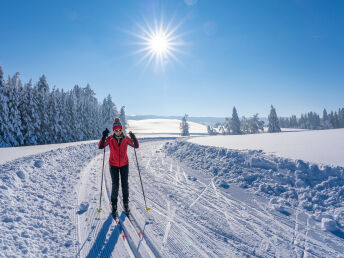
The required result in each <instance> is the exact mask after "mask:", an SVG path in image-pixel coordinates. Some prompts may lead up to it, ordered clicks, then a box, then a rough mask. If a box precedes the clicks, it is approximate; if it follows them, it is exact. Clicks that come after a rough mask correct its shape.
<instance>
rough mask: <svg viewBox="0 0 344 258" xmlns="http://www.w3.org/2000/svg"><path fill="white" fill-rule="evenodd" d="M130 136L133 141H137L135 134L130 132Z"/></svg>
mask: <svg viewBox="0 0 344 258" xmlns="http://www.w3.org/2000/svg"><path fill="white" fill-rule="evenodd" d="M129 135H130V138H131V139H132V140H136V136H135V134H133V133H132V132H131V131H130V132H129Z"/></svg>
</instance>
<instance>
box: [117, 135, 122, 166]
mask: <svg viewBox="0 0 344 258" xmlns="http://www.w3.org/2000/svg"><path fill="white" fill-rule="evenodd" d="M121 143H122V141H121V142H120V143H119V144H118V167H121Z"/></svg>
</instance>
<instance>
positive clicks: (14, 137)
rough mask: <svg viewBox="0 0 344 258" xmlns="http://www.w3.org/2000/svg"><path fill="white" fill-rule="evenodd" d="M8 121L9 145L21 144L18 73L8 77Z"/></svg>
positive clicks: (19, 83) (22, 141)
mask: <svg viewBox="0 0 344 258" xmlns="http://www.w3.org/2000/svg"><path fill="white" fill-rule="evenodd" d="M7 87H8V117H9V119H8V122H9V128H8V129H9V139H8V140H9V143H10V144H11V146H19V145H23V143H24V139H23V135H22V132H21V129H22V128H21V118H20V112H19V102H20V98H19V90H20V87H21V88H22V85H21V81H20V79H19V73H18V72H17V73H15V75H14V76H13V77H12V78H10V77H8V82H7Z"/></svg>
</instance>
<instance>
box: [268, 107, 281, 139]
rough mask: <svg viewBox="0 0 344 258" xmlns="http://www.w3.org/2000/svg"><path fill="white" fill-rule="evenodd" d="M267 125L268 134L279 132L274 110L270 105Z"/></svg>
mask: <svg viewBox="0 0 344 258" xmlns="http://www.w3.org/2000/svg"><path fill="white" fill-rule="evenodd" d="M268 120H269V125H268V132H269V133H277V132H281V128H280V126H279V121H278V117H277V113H276V109H275V108H274V107H273V106H272V105H271V111H270V115H269V117H268Z"/></svg>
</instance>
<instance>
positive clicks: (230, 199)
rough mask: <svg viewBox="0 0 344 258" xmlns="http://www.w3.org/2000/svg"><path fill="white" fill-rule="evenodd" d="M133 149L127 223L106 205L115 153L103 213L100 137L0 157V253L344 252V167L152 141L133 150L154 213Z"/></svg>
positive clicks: (258, 254) (340, 254) (186, 254)
mask: <svg viewBox="0 0 344 258" xmlns="http://www.w3.org/2000/svg"><path fill="white" fill-rule="evenodd" d="M333 131H336V130H333ZM300 133H308V132H295V133H294V134H300ZM309 133H312V132H311V131H309ZM283 134H288V133H283ZM266 135H268V134H266ZM281 135H282V134H281ZM201 138H202V137H201ZM201 138H200V139H199V140H201ZM206 138H208V137H206ZM206 138H204V139H206ZM215 138H216V137H215ZM271 139H272V138H271ZM192 141H193V140H192ZM338 142H339V140H338ZM40 147H42V146H38V147H37V148H40ZM23 148H25V147H23ZM20 149H21V148H17V150H18V152H20V151H21V150H20ZM11 151H12V150H11ZM8 153H10V151H9V152H8ZM108 155H109V153H108V151H107V152H106V154H105V159H106V160H108ZM128 155H129V159H130V176H129V182H130V184H129V187H130V205H131V210H132V214H133V221H129V220H128V218H127V217H126V216H125V215H124V214H123V213H122V212H121V210H120V219H121V224H122V226H120V225H117V224H116V223H115V222H114V221H113V220H112V218H111V216H110V215H109V213H110V206H109V202H110V201H109V196H110V189H111V179H110V175H109V167H108V163H107V162H105V163H106V165H105V170H104V171H105V178H104V187H103V194H102V212H101V213H97V209H98V206H99V194H100V183H101V168H102V162H103V150H98V149H97V144H96V143H95V142H94V141H93V142H84V143H81V144H78V145H72V146H65V147H63V148H58V149H57V148H54V147H53V148H52V149H51V150H42V151H38V152H36V153H33V155H31V156H30V154H29V153H26V154H25V155H24V156H22V157H19V158H17V157H15V158H13V159H11V160H9V161H5V162H3V163H2V164H0V221H1V223H0V231H1V232H2V234H0V256H1V257H11V256H18V257H22V256H25V257H44V256H47V257H51V256H54V255H56V256H58V257H59V256H65V257H343V250H344V207H343V201H344V187H343V184H344V171H343V167H330V166H323V167H320V166H316V165H315V164H309V163H307V162H305V161H301V160H297V161H295V160H292V159H288V158H283V157H277V156H274V155H271V154H269V153H264V152H262V151H259V150H239V149H238V150H235V149H228V148H224V147H213V146H204V145H199V144H195V143H192V142H188V141H185V139H177V140H173V139H170V140H166V139H160V140H159V139H154V141H150V140H145V141H141V144H140V148H139V149H138V150H137V156H138V161H139V165H140V169H141V175H142V180H143V185H144V190H145V194H146V198H147V205H148V207H150V208H151V210H150V211H146V210H145V203H144V200H143V196H142V191H141V184H140V179H139V175H138V171H137V168H136V161H135V156H134V153H133V149H131V148H129V150H128Z"/></svg>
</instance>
